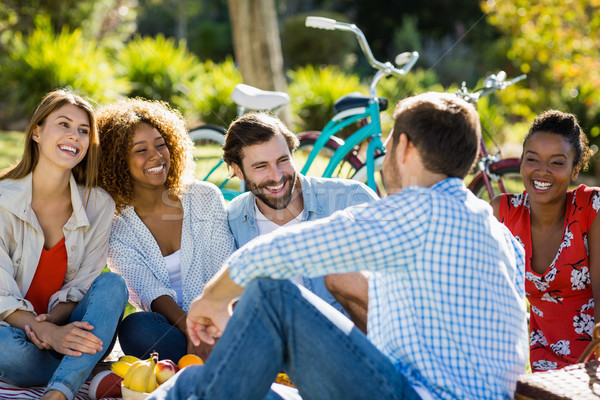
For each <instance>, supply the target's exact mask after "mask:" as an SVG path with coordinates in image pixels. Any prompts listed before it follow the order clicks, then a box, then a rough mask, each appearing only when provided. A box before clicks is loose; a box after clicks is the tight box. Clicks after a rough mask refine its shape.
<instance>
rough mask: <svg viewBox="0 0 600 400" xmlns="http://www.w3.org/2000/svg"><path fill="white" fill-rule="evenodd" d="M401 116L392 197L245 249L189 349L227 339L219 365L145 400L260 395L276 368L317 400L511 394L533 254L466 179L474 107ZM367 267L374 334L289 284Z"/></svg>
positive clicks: (520, 360)
mask: <svg viewBox="0 0 600 400" xmlns="http://www.w3.org/2000/svg"><path fill="white" fill-rule="evenodd" d="M394 119H395V124H394V129H393V133H392V134H391V135H390V136H389V138H388V140H387V142H386V145H387V149H388V152H387V154H386V158H385V161H384V164H383V171H384V174H385V176H386V183H387V185H388V196H387V197H386V198H384V199H381V200H378V201H375V202H370V203H367V204H362V205H359V206H355V207H351V208H348V209H345V210H343V211H340V212H337V213H335V214H333V215H331V216H330V217H328V218H324V219H320V220H317V221H311V222H307V223H305V224H302V225H297V226H293V227H290V228H282V229H280V230H278V231H277V232H274V233H272V234H270V235H267V236H264V237H260V238H258V239H256V241H254V242H253V243H252V244H250V245H248V246H245V247H243V248H242V249H239V250H238V251H236V252H235V253H234V254H233V255H232V256H231V257H230V258H229V259H228V260H227V262H226V263H225V264H224V265H223V268H222V269H221V270H220V271H219V273H217V274H216V275H215V276H214V277H213V279H212V280H211V281H210V282H209V283H208V284H207V285H206V287H205V289H204V292H203V294H202V295H201V296H199V297H198V298H196V299H195V300H194V302H193V303H192V306H191V307H190V311H189V313H188V318H187V326H188V330H189V334H190V336H191V338H192V340H193V341H195V342H196V341H197V342H199V341H200V340H202V341H205V342H207V343H214V342H215V338H219V340H218V343H217V345H216V346H215V349H214V351H213V353H212V355H211V357H210V359H209V360H208V362H207V363H206V365H204V366H200V367H188V368H186V369H184V370H183V371H182V372H180V373H179V374H178V375H177V376H176V377H175V378H173V379H172V380H170V381H168V382H167V383H165V384H163V385H162V386H161V387H159V388H158V389H157V390H156V391H155V392H153V393H152V395H151V396H150V399H183V398H186V399H188V398H189V399H200V398H202V399H226V398H244V399H264V398H265V395H266V393H267V391H268V390H269V387H270V383H271V382H272V381H273V379H274V378H275V376H276V375H277V373H278V372H279V371H280V370H281V369H283V370H285V371H286V372H287V373H288V375H289V376H290V378H291V380H292V381H293V382H294V383H295V385H296V387H297V388H298V390H299V393H300V395H302V396H303V397H304V398H307V399H314V398H327V399H371V398H377V399H457V398H462V399H506V398H512V397H513V395H514V390H515V385H516V379H517V376H518V375H519V374H521V373H523V372H524V371H525V365H526V361H527V348H528V344H527V341H528V337H527V323H526V307H525V296H524V285H523V282H524V253H523V249H522V247H521V246H520V245H519V244H518V243H517V241H516V239H515V238H514V237H513V236H512V235H511V234H510V232H509V231H508V230H507V229H506V228H505V227H504V226H503V225H502V224H500V223H499V222H498V221H497V220H496V219H495V218H494V216H493V214H492V209H491V207H490V206H489V204H487V203H486V202H484V201H482V200H480V199H477V198H476V197H475V196H474V195H473V194H472V193H471V192H470V191H468V189H467V188H466V187H465V184H464V182H463V181H462V179H463V178H464V177H465V175H466V174H467V172H468V171H469V169H470V167H471V164H472V163H473V161H474V159H475V157H476V154H477V150H478V141H479V137H480V128H479V117H478V115H477V112H476V111H475V109H474V108H473V107H472V106H471V105H470V104H468V103H466V102H465V101H464V100H461V99H459V98H457V97H456V96H454V95H451V94H442V93H426V94H422V95H418V96H414V97H410V98H407V99H404V100H402V101H401V102H400V103H399V104H398V106H397V107H396V111H395V113H394ZM360 270H369V271H371V272H372V275H371V277H370V279H369V312H368V321H369V330H368V337H365V336H364V335H362V334H360V333H359V332H358V330H357V329H356V328H355V327H354V326H353V325H352V324H351V323H350V321H349V320H348V319H346V318H344V317H342V316H341V315H340V314H339V313H335V312H333V310H332V308H331V307H329V306H328V305H327V304H326V303H325V302H323V301H322V300H321V299H319V298H318V297H316V296H314V295H313V294H312V293H310V292H309V291H307V290H305V289H304V288H301V287H298V286H296V285H294V284H292V283H290V282H289V281H287V280H285V278H289V277H292V276H295V275H298V274H301V275H305V276H318V275H323V274H327V273H337V272H350V271H360ZM244 289H245V290H244ZM240 295H241V297H240V299H239V302H238V303H237V306H236V308H235V312H234V313H233V315H232V314H231V311H230V303H231V302H232V301H233V299H235V298H237V297H238V296H240ZM233 377H235V379H234V378H233Z"/></svg>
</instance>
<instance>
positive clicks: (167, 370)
mask: <svg viewBox="0 0 600 400" xmlns="http://www.w3.org/2000/svg"><path fill="white" fill-rule="evenodd" d="M177 371H179V368H177V365H176V364H175V363H174V362H173V361H171V360H160V361H159V362H157V363H156V366H155V367H154V374H155V375H156V383H158V384H159V385H162V384H163V383H165V382H166V381H167V379H169V378H170V377H172V376H173V375H175V374H176V373H177Z"/></svg>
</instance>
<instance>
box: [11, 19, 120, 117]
mask: <svg viewBox="0 0 600 400" xmlns="http://www.w3.org/2000/svg"><path fill="white" fill-rule="evenodd" d="M8 53H9V54H8V56H5V57H4V58H3V60H2V62H1V65H0V99H2V100H5V101H6V104H5V105H4V107H6V108H7V109H5V111H6V112H7V114H8V115H9V116H10V115H12V116H13V117H16V116H18V115H21V116H23V115H25V116H29V115H31V114H32V113H33V111H34V110H35V107H36V106H37V104H38V102H39V101H40V100H41V98H42V97H43V96H44V94H46V93H47V92H49V91H52V90H54V89H56V88H62V87H68V88H71V89H72V90H73V91H75V92H76V93H78V94H80V95H83V96H88V97H90V98H92V99H94V100H96V101H99V102H107V101H111V100H114V99H116V98H117V97H119V96H120V95H121V94H122V93H123V92H125V91H126V88H127V86H126V82H125V81H123V80H122V79H118V78H115V76H116V74H115V71H114V70H113V67H112V65H111V63H110V62H109V61H108V59H107V56H106V53H105V52H104V50H103V49H102V47H101V46H99V44H98V43H97V42H96V41H94V40H90V39H85V38H84V37H83V34H82V31H81V30H80V29H75V30H74V31H69V30H68V29H67V28H63V29H62V30H61V31H60V33H59V34H56V33H55V32H54V29H53V27H52V25H51V23H50V21H49V19H48V18H46V17H38V18H37V19H36V27H35V29H34V30H33V32H32V33H31V34H30V35H29V36H26V37H25V36H23V35H22V34H21V33H19V32H17V33H16V34H15V35H14V37H13V38H12V40H11V42H10V46H9V52H8Z"/></svg>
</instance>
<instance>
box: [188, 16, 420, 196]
mask: <svg viewBox="0 0 600 400" xmlns="http://www.w3.org/2000/svg"><path fill="white" fill-rule="evenodd" d="M306 26H308V27H312V28H319V29H328V30H333V29H336V30H342V31H349V32H353V33H354V34H355V35H356V37H357V39H358V42H359V44H360V47H361V49H362V51H363V53H364V54H365V56H366V57H367V60H368V61H369V63H370V65H371V66H372V67H373V68H374V69H376V70H377V73H376V74H375V76H374V77H373V79H372V80H371V84H370V86H369V96H363V95H362V94H360V93H350V94H348V95H345V96H343V97H341V98H340V99H338V100H337V101H336V102H335V104H334V116H333V117H332V119H331V121H330V122H329V123H327V125H326V126H325V127H324V128H323V131H321V132H318V131H308V132H302V133H300V134H298V138H299V140H300V145H299V147H298V150H297V151H296V154H295V159H296V163H297V164H298V165H303V168H302V170H301V173H302V174H304V175H307V174H310V175H319V176H323V177H329V178H331V177H341V178H352V179H359V180H362V181H363V182H365V183H367V184H368V185H369V186H370V187H371V188H372V189H373V190H376V191H378V183H377V179H376V178H375V173H376V171H377V165H376V162H375V160H376V159H377V158H378V156H380V155H382V154H383V153H384V151H385V149H384V146H383V142H382V140H381V131H382V129H381V118H380V113H381V112H382V111H384V110H385V109H386V108H387V106H388V101H387V99H385V98H380V97H378V96H377V84H378V83H379V82H380V81H381V79H382V78H384V77H387V76H390V75H395V76H402V75H405V74H406V73H408V72H409V71H410V69H411V68H412V67H413V66H414V64H415V63H416V62H417V59H418V58H419V54H418V53H417V52H406V53H402V54H399V55H398V56H396V58H395V63H396V65H397V66H398V67H400V68H397V67H395V66H394V65H392V63H390V62H386V63H382V62H380V61H377V60H376V59H375V57H374V56H373V53H372V51H371V48H370V47H369V44H368V42H367V40H366V38H365V36H364V34H363V32H362V31H361V30H360V29H359V28H358V27H356V25H354V24H347V23H342V22H337V21H335V20H333V19H329V18H322V17H307V19H306ZM231 98H232V99H233V101H234V102H235V103H236V104H237V105H238V115H242V114H243V113H245V112H246V111H247V110H262V111H271V112H274V111H276V110H277V109H278V108H279V107H281V106H283V105H286V104H288V103H289V97H288V95H287V94H285V93H282V92H270V91H263V90H260V89H257V88H254V87H252V86H249V85H243V84H240V85H237V86H236V87H235V89H234V91H233V93H232V96H231ZM353 124H358V125H359V126H360V128H358V129H357V130H356V131H355V132H353V133H352V134H351V135H350V136H349V137H348V139H346V141H344V140H342V139H340V138H339V137H337V136H336V134H337V133H339V132H340V131H342V130H343V129H344V128H347V127H350V126H353ZM225 132H226V130H225V128H223V127H220V126H215V125H202V126H199V127H197V128H194V129H192V130H190V132H189V135H190V137H191V138H192V140H193V141H194V144H195V147H196V149H195V155H194V158H195V160H196V162H197V165H198V167H197V168H198V169H200V170H202V172H203V173H197V174H196V175H197V176H199V177H201V179H203V180H210V181H211V182H216V183H217V184H218V186H219V187H220V189H221V191H222V193H223V196H224V197H225V199H226V200H231V199H233V198H234V197H235V196H237V195H239V194H241V193H243V191H244V189H245V188H244V184H243V182H241V181H239V180H238V179H237V178H235V177H232V176H231V173H230V172H229V171H228V170H227V168H226V166H225V165H224V163H223V161H222V159H221V158H220V149H221V147H222V145H223V143H224V140H225V138H224V137H225ZM365 143H366V144H367V146H366V150H365V149H361V147H362V145H364V144H365ZM207 160H208V161H207ZM315 164H320V165H326V166H325V167H324V170H323V171H319V172H318V173H317V172H314V171H313V170H311V166H314V165H315ZM206 171H208V172H206ZM309 171H310V173H309ZM363 171H364V172H363Z"/></svg>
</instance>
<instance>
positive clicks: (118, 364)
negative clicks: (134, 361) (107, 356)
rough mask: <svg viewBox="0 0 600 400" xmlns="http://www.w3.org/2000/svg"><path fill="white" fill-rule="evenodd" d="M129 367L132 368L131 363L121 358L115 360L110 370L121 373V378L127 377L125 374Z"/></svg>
mask: <svg viewBox="0 0 600 400" xmlns="http://www.w3.org/2000/svg"><path fill="white" fill-rule="evenodd" d="M129 368H131V364H130V363H128V362H125V361H121V359H119V361H115V362H114V363H112V365H111V366H110V370H111V371H112V372H114V373H115V374H117V375H119V376H120V377H121V378H125V375H126V374H127V371H129Z"/></svg>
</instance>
